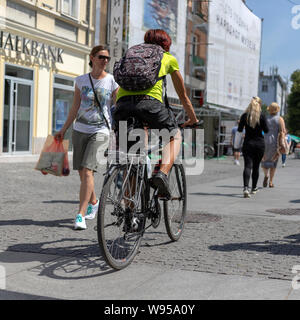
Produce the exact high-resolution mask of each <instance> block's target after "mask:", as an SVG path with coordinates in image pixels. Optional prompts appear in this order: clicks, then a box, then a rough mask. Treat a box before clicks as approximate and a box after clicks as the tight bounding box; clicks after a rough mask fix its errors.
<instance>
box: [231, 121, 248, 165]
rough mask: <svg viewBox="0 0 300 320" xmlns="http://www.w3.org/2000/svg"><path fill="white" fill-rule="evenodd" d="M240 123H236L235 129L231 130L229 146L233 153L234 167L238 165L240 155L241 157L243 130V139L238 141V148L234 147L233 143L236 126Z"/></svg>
mask: <svg viewBox="0 0 300 320" xmlns="http://www.w3.org/2000/svg"><path fill="white" fill-rule="evenodd" d="M239 123H240V120H238V121H237V125H236V126H235V127H233V128H232V130H231V146H232V151H233V161H234V164H236V165H238V166H239V165H240V155H241V151H242V145H243V140H244V137H245V130H244V131H243V137H242V139H241V140H240V144H239V146H238V148H235V147H234V142H235V136H236V133H237V130H238V125H239Z"/></svg>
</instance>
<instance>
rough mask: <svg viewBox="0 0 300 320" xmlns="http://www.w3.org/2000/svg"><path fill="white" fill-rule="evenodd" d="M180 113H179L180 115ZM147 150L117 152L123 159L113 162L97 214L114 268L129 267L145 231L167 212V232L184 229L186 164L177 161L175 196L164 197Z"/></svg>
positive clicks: (174, 236) (173, 234)
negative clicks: (153, 181)
mask: <svg viewBox="0 0 300 320" xmlns="http://www.w3.org/2000/svg"><path fill="white" fill-rule="evenodd" d="M178 116H179V115H178ZM159 148H160V146H159V145H157V146H155V147H154V148H150V149H149V150H147V152H144V153H140V154H129V153H124V152H123V153H122V152H116V154H115V155H116V156H117V158H118V160H119V161H117V163H111V164H110V165H109V167H108V170H107V172H106V174H105V179H104V182H103V188H102V192H101V196H100V203H101V205H100V206H99V209H98V216H97V235H98V243H99V246H100V249H101V252H102V254H103V257H104V259H105V261H106V263H107V264H108V265H109V266H110V267H112V268H113V269H116V270H120V269H123V268H125V267H127V266H128V265H129V264H130V263H131V262H132V261H133V259H134V257H135V256H136V254H137V252H138V250H139V247H140V245H141V240H142V237H143V235H144V233H145V231H146V230H147V229H148V228H150V227H151V226H152V227H153V228H157V227H158V226H159V224H160V221H161V216H162V210H161V205H160V201H162V202H163V214H164V220H165V227H166V230H167V234H168V236H169V238H170V239H171V240H172V241H178V240H179V238H180V237H181V235H182V233H183V230H184V220H185V216H186V206H187V186H186V177H185V170H184V167H183V165H182V164H181V163H180V164H176V163H174V164H173V166H172V168H171V170H170V172H169V174H168V181H169V186H170V189H171V198H170V199H167V198H162V197H160V196H159V194H158V190H157V189H153V188H152V187H151V178H150V177H149V175H148V167H147V156H148V154H149V153H151V152H153V151H154V150H157V149H159Z"/></svg>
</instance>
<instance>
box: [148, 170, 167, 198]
mask: <svg viewBox="0 0 300 320" xmlns="http://www.w3.org/2000/svg"><path fill="white" fill-rule="evenodd" d="M152 185H153V186H154V187H155V188H158V194H159V195H160V196H161V197H165V198H168V199H170V198H171V191H170V188H169V182H168V177H167V175H166V174H164V173H163V172H161V171H158V173H157V174H156V175H155V176H153V177H152Z"/></svg>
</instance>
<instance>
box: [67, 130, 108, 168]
mask: <svg viewBox="0 0 300 320" xmlns="http://www.w3.org/2000/svg"><path fill="white" fill-rule="evenodd" d="M72 141H73V170H81V169H83V168H87V169H90V170H92V171H95V172H96V171H97V168H98V166H99V165H100V164H104V163H105V158H104V151H105V150H106V149H107V147H108V143H109V136H108V135H106V134H103V133H100V132H97V133H93V134H88V133H83V132H79V131H76V130H73V133H72Z"/></svg>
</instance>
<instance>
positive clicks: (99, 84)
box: [55, 45, 118, 229]
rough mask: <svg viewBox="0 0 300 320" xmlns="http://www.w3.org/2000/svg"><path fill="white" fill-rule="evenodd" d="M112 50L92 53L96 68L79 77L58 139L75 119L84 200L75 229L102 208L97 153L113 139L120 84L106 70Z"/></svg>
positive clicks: (76, 161) (76, 159) (76, 166)
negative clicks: (111, 132)
mask: <svg viewBox="0 0 300 320" xmlns="http://www.w3.org/2000/svg"><path fill="white" fill-rule="evenodd" d="M109 60H110V57H109V51H108V49H107V48H106V47H104V46H101V45H99V46H96V47H94V48H93V49H92V50H91V53H90V63H89V65H90V67H91V68H92V71H91V72H90V73H87V74H83V75H81V76H79V77H77V78H76V86H75V93H74V100H73V105H72V108H71V109H70V112H69V115H68V118H67V120H66V122H65V124H64V126H63V128H62V129H61V130H60V131H59V132H58V133H56V135H55V138H56V139H63V137H64V134H65V132H66V130H67V129H68V128H69V127H70V125H71V124H72V123H73V121H74V120H75V119H76V122H75V124H74V127H73V134H72V141H73V169H74V170H78V173H79V176H80V181H81V184H80V194H79V198H80V204H79V211H78V214H77V216H76V219H75V224H74V228H75V229H86V222H85V219H93V218H94V217H95V215H96V213H97V211H98V206H99V200H97V198H96V194H95V190H94V172H96V171H97V166H98V161H99V159H97V157H102V156H103V154H104V151H105V150H106V148H107V146H108V142H109V130H110V127H111V124H110V116H109V113H110V110H109V109H110V106H111V103H112V100H113V101H114V102H115V101H116V94H117V91H118V85H117V83H116V82H115V80H114V78H113V76H112V75H110V74H108V73H107V72H105V68H106V66H107V63H108V62H109Z"/></svg>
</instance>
